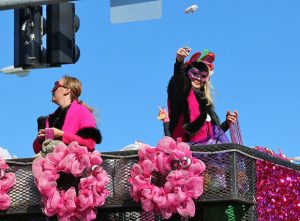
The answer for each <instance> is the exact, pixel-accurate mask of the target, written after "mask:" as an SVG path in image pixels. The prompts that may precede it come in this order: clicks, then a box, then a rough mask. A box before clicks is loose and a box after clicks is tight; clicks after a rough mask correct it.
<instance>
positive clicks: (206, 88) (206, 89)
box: [203, 74, 213, 105]
mask: <svg viewBox="0 0 300 221" xmlns="http://www.w3.org/2000/svg"><path fill="white" fill-rule="evenodd" d="M209 75H211V74H209ZM203 87H204V98H206V99H207V105H211V104H212V103H213V99H212V96H211V84H210V79H209V80H208V81H207V82H206V83H205V85H204V86H203Z"/></svg>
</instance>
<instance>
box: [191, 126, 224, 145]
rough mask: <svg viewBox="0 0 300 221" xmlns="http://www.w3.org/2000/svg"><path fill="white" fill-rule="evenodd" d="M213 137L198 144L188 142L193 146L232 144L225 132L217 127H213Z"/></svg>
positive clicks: (197, 142)
mask: <svg viewBox="0 0 300 221" xmlns="http://www.w3.org/2000/svg"><path fill="white" fill-rule="evenodd" d="M212 130H213V136H212V137H210V136H209V137H208V138H206V139H205V140H200V141H196V142H188V143H189V144H191V145H208V144H221V143H230V141H229V139H228V138H227V136H226V134H225V132H224V131H223V130H222V129H221V128H220V127H219V126H216V125H213V126H212Z"/></svg>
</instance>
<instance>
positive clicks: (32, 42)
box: [14, 6, 44, 69]
mask: <svg viewBox="0 0 300 221" xmlns="http://www.w3.org/2000/svg"><path fill="white" fill-rule="evenodd" d="M42 35H43V19H42V6H36V7H26V8H20V9H15V10H14V66H15V67H22V68H23V69H28V68H34V67H40V66H42V65H43V62H44V61H43V59H44V58H43V49H42Z"/></svg>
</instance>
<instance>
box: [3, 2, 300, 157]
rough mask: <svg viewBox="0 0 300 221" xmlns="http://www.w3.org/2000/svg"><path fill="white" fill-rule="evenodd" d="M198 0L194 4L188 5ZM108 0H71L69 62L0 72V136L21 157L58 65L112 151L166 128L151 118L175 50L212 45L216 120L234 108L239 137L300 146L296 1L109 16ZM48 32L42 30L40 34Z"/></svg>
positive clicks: (166, 6)
mask: <svg viewBox="0 0 300 221" xmlns="http://www.w3.org/2000/svg"><path fill="white" fill-rule="evenodd" d="M192 4H197V5H198V6H199V9H198V10H197V12H196V13H195V14H184V13H183V11H184V9H185V8H187V7H188V6H190V5H192ZM109 7H110V6H109V1H101V0H82V1H77V2H76V12H77V14H78V16H79V18H80V22H81V25H80V29H79V31H78V32H77V34H76V41H77V44H78V46H79V48H80V50H81V57H80V59H79V61H78V62H77V63H76V64H74V65H64V66H62V67H61V68H49V69H36V70H33V71H31V73H30V74H29V75H28V76H26V77H17V76H13V75H4V74H1V75H0V90H1V93H0V100H1V106H0V146H2V147H4V148H7V149H8V150H9V152H10V153H11V154H13V155H17V156H18V157H19V158H25V157H31V156H33V150H32V141H33V139H34V138H35V136H36V133H37V123H36V119H37V117H38V116H40V115H46V114H49V113H52V112H53V111H54V110H55V109H56V106H55V105H54V104H53V103H51V93H50V90H51V88H52V86H53V83H54V81H55V80H57V79H60V78H61V77H62V76H63V75H64V74H68V75H72V76H75V77H77V78H79V79H80V80H81V81H82V83H83V94H82V96H81V98H82V100H83V101H85V102H86V103H88V104H89V105H91V106H93V107H94V108H95V109H96V110H97V123H98V126H99V128H100V130H101V132H102V135H103V142H102V143H101V144H100V145H97V147H96V148H97V150H99V151H115V150H119V149H121V148H122V147H124V146H126V145H128V144H131V143H133V142H134V141H135V140H141V141H143V142H145V143H148V144H150V145H156V143H157V142H158V140H159V139H160V138H161V137H162V136H163V128H162V125H161V123H160V122H159V121H158V120H157V119H156V116H157V113H158V106H165V105H166V99H167V95H166V87H167V84H168V81H169V79H170V77H171V75H172V72H173V63H174V61H175V54H176V51H177V49H178V48H179V47H181V46H184V45H188V46H190V47H191V48H192V49H193V52H196V51H201V50H203V49H205V48H208V49H210V50H211V51H213V52H214V53H215V55H216V60H215V62H214V65H215V72H214V75H213V76H212V84H213V86H214V93H213V96H214V101H215V106H216V110H217V113H218V115H219V117H220V118H221V120H224V119H225V113H226V111H227V109H231V110H233V109H237V110H238V112H239V115H240V125H241V130H242V136H243V141H244V145H245V146H249V147H251V146H256V145H260V146H265V147H268V148H271V149H273V150H275V151H276V152H277V147H280V148H281V150H282V151H283V153H284V154H286V155H287V156H290V157H292V156H297V155H300V148H299V146H300V144H299V141H298V138H299V133H300V129H299V125H300V118H299V108H300V96H299V95H300V93H299V80H300V77H299V74H300V67H299V60H300V42H299V39H300V31H299V27H300V15H299V11H300V1H298V0H287V1H285V2H283V1H279V0H273V1H259V0H252V1H240V0H227V1H219V0H210V1H208V0H202V1H200V0H199V1H198V0H194V1H189V0H180V1H174V0H172V1H171V0H168V1H167V0H165V1H163V2H162V17H161V18H160V19H156V20H149V21H142V22H132V23H124V24H112V23H111V22H110V14H109V12H110V8H109ZM0 28H1V35H0V68H3V67H6V66H9V65H12V64H13V50H14V47H13V45H14V40H13V38H14V36H13V11H12V10H7V11H0ZM44 40H45V39H44Z"/></svg>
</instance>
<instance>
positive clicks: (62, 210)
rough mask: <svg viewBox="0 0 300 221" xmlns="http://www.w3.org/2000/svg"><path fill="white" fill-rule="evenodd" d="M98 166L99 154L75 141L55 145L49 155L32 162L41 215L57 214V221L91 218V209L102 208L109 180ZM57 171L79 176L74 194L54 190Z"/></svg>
mask: <svg viewBox="0 0 300 221" xmlns="http://www.w3.org/2000/svg"><path fill="white" fill-rule="evenodd" d="M101 164H102V158H101V154H100V153H98V152H96V151H94V152H89V151H88V150H87V148H86V147H83V146H80V145H78V143H77V142H72V143H70V144H69V145H68V146H66V145H65V144H64V143H59V144H58V145H57V146H56V147H55V148H54V151H53V152H52V153H48V154H47V155H46V156H45V157H44V158H37V159H35V160H34V161H33V164H32V171H33V175H34V177H35V183H36V185H37V187H38V190H39V192H40V194H41V196H42V199H43V203H44V213H45V214H46V215H47V216H54V215H57V218H58V220H59V221H65V220H83V221H89V220H93V219H95V218H96V212H97V210H96V209H95V208H96V207H100V206H102V205H103V204H104V203H105V199H106V197H107V196H108V195H109V192H108V191H107V190H106V188H105V187H106V186H107V185H108V183H109V178H108V176H107V173H106V171H105V170H103V169H102V168H101V167H100V165H101ZM59 172H63V173H65V174H72V175H73V176H74V177H81V178H80V183H79V185H78V194H76V191H75V188H74V187H71V188H69V189H68V190H66V191H64V190H58V188H57V180H58V178H59V176H60V174H59Z"/></svg>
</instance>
